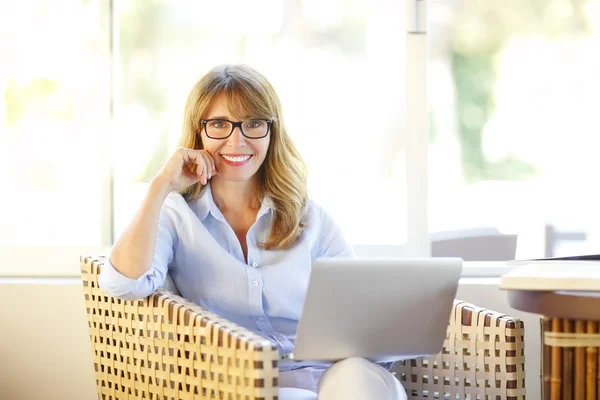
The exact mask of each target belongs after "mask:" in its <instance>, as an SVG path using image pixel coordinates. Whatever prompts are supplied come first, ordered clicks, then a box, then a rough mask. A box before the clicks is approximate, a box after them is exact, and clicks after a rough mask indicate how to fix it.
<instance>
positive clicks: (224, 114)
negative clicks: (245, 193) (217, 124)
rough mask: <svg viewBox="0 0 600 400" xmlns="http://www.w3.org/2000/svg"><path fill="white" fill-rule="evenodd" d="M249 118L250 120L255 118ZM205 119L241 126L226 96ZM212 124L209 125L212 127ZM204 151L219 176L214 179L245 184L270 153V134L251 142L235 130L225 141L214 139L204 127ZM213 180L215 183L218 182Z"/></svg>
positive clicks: (210, 110)
mask: <svg viewBox="0 0 600 400" xmlns="http://www.w3.org/2000/svg"><path fill="white" fill-rule="evenodd" d="M254 117H255V116H253V115H248V116H247V119H251V118H254ZM205 119H224V120H229V121H232V122H238V120H237V119H235V118H234V117H233V115H232V114H231V112H230V111H229V107H228V106H227V101H226V99H225V98H224V97H223V96H218V97H217V98H216V99H215V101H214V102H213V104H212V105H211V107H210V108H209V109H208V112H207V113H206V117H205ZM209 124H210V123H209ZM201 135H202V143H203V144H204V150H206V151H208V152H209V153H210V154H211V155H212V157H213V159H214V160H215V165H216V168H217V171H218V173H219V175H217V176H216V177H215V178H217V179H225V180H228V181H235V182H243V181H246V180H248V179H250V178H251V177H253V176H254V174H256V172H257V171H258V169H259V168H260V166H261V165H262V163H263V161H264V160H265V157H266V155H267V150H268V149H269V142H270V138H271V133H270V132H269V134H268V135H267V136H266V137H264V138H261V139H249V138H247V137H245V136H244V135H243V134H242V132H241V131H240V128H239V127H236V128H235V129H234V130H233V132H232V133H231V135H230V136H229V137H228V138H226V139H211V138H210V137H208V136H207V134H206V130H205V129H204V126H203V125H202V127H201ZM215 178H213V179H215Z"/></svg>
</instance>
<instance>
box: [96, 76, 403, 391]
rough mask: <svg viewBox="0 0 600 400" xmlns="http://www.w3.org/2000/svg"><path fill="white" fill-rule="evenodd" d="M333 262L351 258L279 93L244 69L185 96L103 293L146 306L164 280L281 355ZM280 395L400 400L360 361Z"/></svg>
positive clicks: (284, 375)
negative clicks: (323, 264)
mask: <svg viewBox="0 0 600 400" xmlns="http://www.w3.org/2000/svg"><path fill="white" fill-rule="evenodd" d="M332 150H333V151H334V152H335V149H332ZM338 256H345V257H352V256H353V252H352V248H351V247H350V246H349V245H348V243H347V242H346V241H345V240H344V238H343V236H342V233H341V231H340V229H339V227H338V226H337V225H336V224H335V223H334V221H333V220H332V219H331V217H330V216H329V215H328V214H327V213H326V212H325V211H324V210H323V209H322V208H320V207H319V206H318V205H317V204H315V203H314V202H312V201H311V200H310V199H309V198H308V194H307V184H306V169H305V166H304V163H303V161H302V158H301V157H300V154H299V153H298V151H297V150H296V147H295V146H294V143H293V142H292V141H291V139H290V137H289V136H288V134H287V132H286V130H285V126H284V124H283V120H282V113H281V105H280V102H279V99H278V96H277V94H276V93H275V90H274V89H273V87H272V86H271V84H270V83H269V82H268V81H267V79H265V77H264V76H262V75H261V74H260V73H258V72H257V71H255V70H253V69H251V68H250V67H248V66H244V65H226V66H219V67H216V68H214V69H212V70H211V71H209V72H208V73H207V74H206V75H204V76H203V77H202V78H201V79H200V80H199V81H198V83H197V84H196V85H195V86H194V87H193V89H192V91H191V93H190V95H189V97H188V100H187V105H186V108H185V117H184V124H183V133H182V137H181V141H180V147H179V148H178V149H177V151H175V153H174V154H173V155H172V156H171V157H170V159H169V160H168V161H167V162H166V163H165V165H164V166H163V167H162V169H161V170H160V172H159V173H158V174H157V175H156V176H155V177H154V179H153V180H152V182H151V183H150V185H149V188H148V192H147V194H146V196H145V198H144V200H143V202H142V204H141V207H140V209H139V211H138V212H137V214H136V215H135V216H134V218H133V220H132V221H131V222H130V224H129V226H128V227H127V228H126V229H125V231H124V232H123V234H122V235H121V237H120V238H119V239H118V240H117V242H116V243H115V245H114V247H113V248H112V250H111V253H110V257H109V260H108V262H107V265H106V266H105V268H104V270H103V271H102V273H101V276H100V286H101V287H102V289H103V290H104V291H106V292H107V293H109V294H111V295H113V296H117V297H120V298H123V299H139V298H144V297H146V296H149V295H150V294H151V293H152V292H154V290H156V289H157V288H158V287H159V286H161V285H162V284H163V283H164V281H165V277H166V274H167V271H168V272H169V273H170V275H171V277H172V278H173V281H174V283H175V285H176V286H177V288H178V290H179V291H180V293H181V294H182V295H183V296H184V297H185V298H187V299H188V300H190V301H192V302H194V303H196V304H199V305H201V306H203V307H205V308H206V309H208V310H210V311H212V312H215V313H217V314H219V315H221V316H223V317H224V318H227V319H229V320H231V321H233V322H236V323H238V324H239V325H242V326H244V327H246V328H248V329H250V330H252V331H254V332H256V333H258V334H260V335H262V336H264V337H266V338H268V339H270V340H271V341H272V342H273V343H274V344H275V345H276V346H277V347H278V348H279V350H280V352H281V353H282V354H286V353H290V352H291V351H292V350H293V347H294V340H295V335H296V327H297V324H298V319H299V317H300V312H301V309H302V305H303V302H304V298H305V295H306V289H307V283H308V278H309V274H310V269H311V263H312V261H313V260H314V259H315V258H317V257H338ZM279 386H280V388H281V389H280V393H279V397H280V398H281V399H282V400H300V399H302V400H308V399H316V398H317V393H318V398H319V399H322V400H332V399H344V400H352V399H368V400H372V399H378V400H387V399H389V400H396V399H404V398H406V394H405V392H404V390H403V388H402V386H401V385H400V383H399V382H398V381H397V380H396V379H395V378H394V377H393V376H392V375H391V374H390V373H389V372H388V371H387V370H386V369H384V368H382V367H381V366H379V365H376V364H373V363H370V362H369V361H367V360H364V359H360V358H351V359H347V360H343V361H340V362H338V363H336V364H334V365H333V366H331V367H329V368H328V369H327V370H325V368H324V367H319V366H314V367H309V368H301V369H294V370H281V372H280V378H279Z"/></svg>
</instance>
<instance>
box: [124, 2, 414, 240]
mask: <svg viewBox="0 0 600 400" xmlns="http://www.w3.org/2000/svg"><path fill="white" fill-rule="evenodd" d="M395 3H398V4H395ZM230 10H236V12H235V13H231V12H229V11H230ZM403 14H404V12H403V5H402V3H401V2H371V1H369V0H344V1H335V2H321V1H317V0H302V1H292V0H261V1H254V2H247V1H243V0H229V1H221V2H185V3H181V2H167V1H165V2H146V1H143V0H135V1H133V0H132V1H127V2H123V3H122V8H121V9H120V10H119V16H120V47H121V51H120V57H121V60H120V68H121V69H120V73H121V76H120V81H121V98H120V103H121V104H120V107H119V112H118V126H119V127H120V128H119V131H118V134H117V138H116V140H115V148H114V151H115V155H116V159H115V162H116V164H115V179H116V187H115V211H116V216H117V218H116V232H117V234H119V233H120V232H121V231H122V230H123V229H124V227H125V225H126V224H127V223H128V221H129V219H130V218H131V216H132V214H133V212H134V211H135V209H136V208H137V206H138V204H139V202H140V196H142V195H143V193H144V190H145V183H146V182H148V181H149V180H150V179H151V178H152V177H153V176H154V174H155V173H156V172H157V171H158V169H159V167H160V165H161V164H162V163H163V162H164V161H165V160H166V158H167V157H168V155H169V154H170V152H171V151H172V149H173V147H174V145H175V143H176V142H177V139H178V137H179V133H180V126H181V119H182V117H183V106H184V102H185V99H186V96H187V94H188V91H189V90H190V88H191V87H192V85H193V84H194V82H195V81H196V80H197V79H198V78H199V77H200V76H201V75H202V74H203V73H204V72H206V71H207V70H208V69H210V68H211V67H213V66H214V65H217V64H223V63H232V62H244V63H247V64H249V65H252V66H253V67H255V68H257V69H258V70H259V71H261V72H262V73H264V74H265V75H266V76H267V77H268V78H269V79H270V80H271V82H272V83H273V84H274V86H275V88H276V89H277V91H278V93H279V95H280V97H281V100H282V103H283V109H284V115H285V120H286V125H287V127H288V130H289V131H290V134H291V135H292V137H293V139H294V141H295V142H296V144H297V145H298V146H299V148H300V150H301V152H302V154H303V157H304V158H305V160H306V162H307V163H308V165H309V168H310V181H309V185H310V188H311V194H312V196H313V198H315V199H316V200H317V201H318V202H319V203H320V204H322V205H323V206H324V207H325V208H326V209H327V210H328V211H329V212H331V213H332V214H333V215H334V217H335V218H336V219H337V220H338V221H339V223H340V225H342V228H343V229H344V232H345V233H346V235H347V236H348V238H349V240H350V241H351V242H352V243H354V244H388V245H400V244H403V243H404V241H405V236H406V200H405V190H406V188H405V182H404V181H405V179H404V176H405V162H404V159H405V157H404V155H403V152H402V149H403V143H402V130H401V126H402V120H403V119H402V113H403V111H402V110H403V107H404V74H403V71H404V69H405V66H404V51H405V50H404V30H403V29H402V25H403V24H402V23H399V21H398V19H399V18H401V17H402V15H403ZM223 15H226V16H227V18H226V23H224V19H223V17H222V16H223ZM400 22H401V21H400Z"/></svg>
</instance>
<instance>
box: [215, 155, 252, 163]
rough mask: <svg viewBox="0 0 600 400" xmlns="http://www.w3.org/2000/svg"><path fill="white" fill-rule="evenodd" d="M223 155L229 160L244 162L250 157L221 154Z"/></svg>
mask: <svg viewBox="0 0 600 400" xmlns="http://www.w3.org/2000/svg"><path fill="white" fill-rule="evenodd" d="M221 157H223V158H224V159H226V160H227V161H231V162H243V161H246V160H247V159H249V158H250V156H241V157H230V156H226V155H225V154H221Z"/></svg>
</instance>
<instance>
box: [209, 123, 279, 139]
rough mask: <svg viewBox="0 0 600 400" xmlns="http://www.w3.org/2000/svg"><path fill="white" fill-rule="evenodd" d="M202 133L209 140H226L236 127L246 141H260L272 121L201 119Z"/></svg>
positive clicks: (269, 128) (268, 129) (265, 134)
mask: <svg viewBox="0 0 600 400" xmlns="http://www.w3.org/2000/svg"><path fill="white" fill-rule="evenodd" d="M200 122H201V123H202V126H203V127H204V133H206V136H208V137H209V138H211V139H227V138H228V137H229V136H231V134H232V133H233V130H234V129H235V128H236V127H237V128H240V131H242V135H244V136H245V137H247V138H248V139H262V138H264V137H266V136H267V135H268V134H269V131H270V130H271V123H272V122H273V120H271V119H266V118H253V119H249V120H247V121H239V122H233V121H229V120H227V119H220V118H215V119H203V120H202V121H200Z"/></svg>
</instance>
